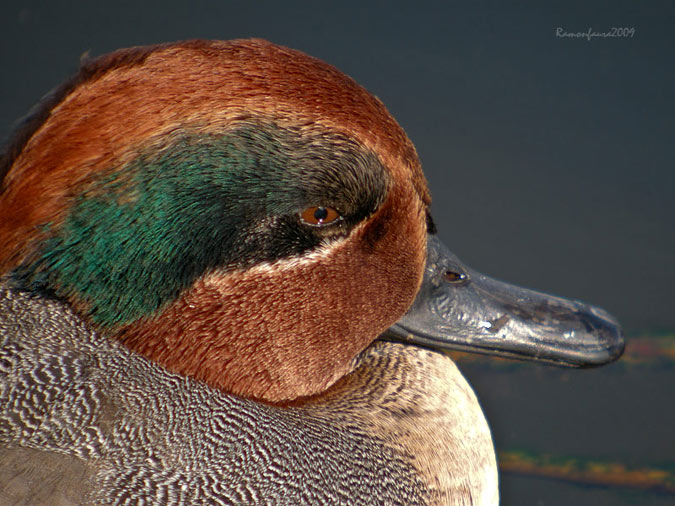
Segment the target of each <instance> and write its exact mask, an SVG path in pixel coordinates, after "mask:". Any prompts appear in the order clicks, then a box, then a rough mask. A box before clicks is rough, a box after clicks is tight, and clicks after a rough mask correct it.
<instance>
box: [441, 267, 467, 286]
mask: <svg viewBox="0 0 675 506" xmlns="http://www.w3.org/2000/svg"><path fill="white" fill-rule="evenodd" d="M443 279H445V280H446V281H447V282H448V283H453V284H456V285H460V284H463V283H466V282H467V281H468V280H469V276H467V275H466V274H464V273H463V272H459V271H453V270H447V271H445V273H443Z"/></svg>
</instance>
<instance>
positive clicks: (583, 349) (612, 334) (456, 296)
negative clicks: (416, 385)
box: [382, 236, 624, 366]
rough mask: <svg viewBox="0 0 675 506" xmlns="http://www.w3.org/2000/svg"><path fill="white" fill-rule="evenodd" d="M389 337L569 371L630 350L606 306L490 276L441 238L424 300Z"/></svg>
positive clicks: (430, 245) (430, 253)
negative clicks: (470, 264)
mask: <svg viewBox="0 0 675 506" xmlns="http://www.w3.org/2000/svg"><path fill="white" fill-rule="evenodd" d="M382 338H384V339H389V340H395V341H403V342H409V343H414V344H418V345H422V346H427V347H429V348H434V349H439V350H450V349H454V350H462V351H470V352H476V353H485V354H489V355H500V356H506V357H512V358H520V359H525V360H537V361H543V362H550V363H555V364H559V365H569V366H595V365H601V364H606V363H608V362H612V361H613V360H616V359H617V358H619V357H620V356H621V354H622V353H623V348H624V339H623V334H622V332H621V328H620V327H619V323H618V322H617V321H616V320H615V319H614V318H613V317H612V316H611V315H610V314H609V313H607V312H606V311H604V310H603V309H600V308H597V307H593V306H589V305H588V304H584V303H583V302H579V301H575V300H569V299H563V298H561V297H555V296H553V295H547V294H545V293H541V292H536V291H534V290H527V289H525V288H519V287H517V286H514V285H510V284H508V283H504V282H502V281H497V280H495V279H492V278H489V277H487V276H484V275H482V274H480V273H478V272H476V271H474V270H471V269H469V268H468V267H466V266H465V265H464V264H463V263H462V262H460V261H459V259H458V258H457V257H456V256H455V255H453V254H452V253H451V252H450V251H448V249H447V248H446V247H445V245H444V244H443V243H442V242H441V241H440V240H439V239H438V238H437V237H436V236H429V237H428V242H427V265H426V270H425V272H424V280H423V281H422V286H421V288H420V291H419V293H418V294H417V298H416V299H415V301H414V302H413V305H412V307H411V308H410V309H409V310H408V312H407V313H406V314H405V315H404V316H403V318H401V320H399V321H398V322H397V323H396V324H395V325H393V326H392V327H391V328H390V329H389V330H388V331H387V332H385V333H384V334H383V336H382Z"/></svg>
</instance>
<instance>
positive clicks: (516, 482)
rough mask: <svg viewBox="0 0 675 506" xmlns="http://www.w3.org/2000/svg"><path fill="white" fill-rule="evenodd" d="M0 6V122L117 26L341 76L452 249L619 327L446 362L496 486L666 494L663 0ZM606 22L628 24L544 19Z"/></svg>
mask: <svg viewBox="0 0 675 506" xmlns="http://www.w3.org/2000/svg"><path fill="white" fill-rule="evenodd" d="M0 13H1V16H0V27H1V30H0V63H1V64H2V66H1V68H2V73H1V76H0V92H1V93H0V102H1V103H0V136H2V137H3V138H4V137H5V136H6V135H8V134H9V132H10V131H11V129H12V125H13V123H14V122H15V121H16V120H17V119H18V118H19V117H20V116H22V115H24V114H25V113H26V112H27V111H28V110H29V108H30V107H31V106H32V105H33V104H34V103H35V102H36V101H37V100H38V99H39V98H40V97H41V96H42V95H43V94H45V93H46V92H47V91H49V90H50V89H51V88H52V87H54V86H56V85H57V84H58V83H59V82H60V81H62V80H63V79H65V78H66V77H67V76H68V75H70V74H72V73H74V72H75V71H76V70H77V67H78V62H79V59H80V57H81V56H82V55H83V54H85V53H89V54H91V55H99V54H102V53H105V52H108V51H111V50H114V49H117V48H119V47H125V46H132V45H141V44H151V43H157V42H164V41H173V40H179V39H187V38H215V39H231V38H240V37H263V38H266V39H269V40H271V41H273V42H276V43H279V44H283V45H287V46H290V47H293V48H296V49H300V50H303V51H305V52H307V53H309V54H311V55H313V56H317V57H319V58H321V59H323V60H325V61H327V62H329V63H331V64H333V65H335V66H337V67H338V68H340V69H341V70H342V71H344V72H346V73H347V74H349V75H351V76H352V77H354V78H355V79H356V80H357V81H358V82H359V83H361V84H362V85H364V86H365V87H366V88H368V89H369V90H370V91H371V92H373V93H374V94H376V95H377V96H379V97H380V98H381V99H382V100H383V101H384V103H385V104H386V105H387V106H388V108H389V110H390V111H391V112H392V114H393V115H394V116H395V117H396V118H397V120H398V121H399V122H400V123H401V125H402V126H403V127H404V128H405V129H406V131H407V132H408V134H409V136H410V138H411V139H412V140H413V142H414V143H415V145H416V146H417V149H418V151H419V154H420V157H421V159H422V163H423V165H424V168H425V172H426V174H427V177H428V179H429V183H430V187H431V190H432V194H433V197H434V204H433V207H432V209H433V213H434V216H435V220H436V223H437V225H438V228H439V231H440V234H441V237H442V238H443V239H444V241H445V242H446V243H447V244H448V245H449V246H450V247H451V248H452V249H453V250H454V252H455V253H457V254H458V255H459V256H460V258H462V259H463V260H465V261H466V262H467V263H469V264H470V265H471V266H472V267H474V268H477V269H479V270H482V271H483V272H485V273H486V274H490V275H492V276H495V277H499V278H502V279H506V280H508V281H511V282H515V283H519V284H522V285H525V286H528V287H531V288H537V289H540V290H544V291H548V292H553V293H557V294H560V295H563V296H566V297H572V298H578V299H582V300H585V301H587V302H590V303H593V304H596V305H600V306H602V307H604V308H606V309H607V310H609V311H610V312H612V313H613V314H614V315H616V316H617V317H618V318H619V320H620V321H621V322H622V323H623V325H624V327H625V329H626V334H627V337H628V343H629V347H628V354H627V358H626V360H623V361H621V362H619V363H617V364H614V365H611V366H609V367H605V368H602V369H597V370H584V371H571V370H563V369H556V368H549V367H541V366H533V365H512V364H510V363H509V364H507V363H502V362H498V363H494V362H486V361H482V360H478V361H469V360H467V361H463V362H462V367H463V369H464V370H465V372H466V374H467V376H468V377H469V379H470V381H471V382H472V383H473V384H474V386H475V388H476V390H477V392H478V395H479V397H480V398H481V400H482V403H483V405H484V408H485V411H486V413H487V416H488V419H489V420H490V422H491V425H492V427H493V430H494V436H495V441H496V444H497V446H498V448H499V449H500V452H501V453H500V455H501V456H502V462H503V465H504V469H505V473H504V474H503V475H502V477H501V482H502V502H503V504H505V505H521V504H537V505H569V504H574V505H586V504H588V505H591V504H592V505H598V504H600V505H602V504H607V505H609V504H612V505H614V504H640V505H642V504H646V505H651V504H673V503H674V502H675V495H672V494H673V491H674V490H675V482H674V479H673V476H674V474H673V473H674V469H675V435H674V433H675V431H674V430H673V427H675V402H673V394H672V389H673V387H674V386H675V367H674V365H673V364H674V360H675V351H674V349H675V345H674V344H673V341H674V338H673V335H675V332H674V331H675V311H674V310H673V309H674V305H675V268H674V267H673V266H674V264H675V231H674V221H675V198H673V194H674V193H675V163H674V162H675V147H674V146H675V142H674V140H675V59H674V57H673V53H674V51H675V34H674V28H675V7H674V4H673V3H671V2H649V3H648V4H643V3H638V2H559V3H557V6H542V5H539V4H538V3H535V2H532V5H530V6H527V7H526V6H524V5H523V4H521V3H519V4H518V5H510V6H506V5H501V4H500V5H491V4H488V3H483V2H477V3H472V4H471V5H470V6H465V5H455V6H451V5H444V6H443V7H437V6H433V5H431V4H418V5H417V6H415V7H413V6H411V5H410V6H399V5H396V4H395V3H393V2H370V3H367V4H366V3H363V2H353V1H343V2H340V3H337V2H333V3H319V2H314V3H312V2H297V1H286V2H272V1H255V2H244V1H218V2H216V1H208V2H207V1H193V2H178V1H173V0H164V1H162V2H156V1H148V2H136V1H134V2H127V1H117V2H114V3H113V2H107V3H100V4H98V5H96V4H95V3H94V2H90V1H87V2H85V1H73V2H69V3H68V7H67V8H63V7H60V6H58V5H57V2H36V1H23V2H20V3H15V4H10V3H9V2H8V3H4V4H3V6H2V7H0ZM613 27H617V28H628V29H634V30H631V33H633V35H632V36H628V37H612V38H600V37H595V38H592V39H591V40H587V39H586V38H582V37H579V38H572V37H559V36H557V35H556V33H561V32H562V33H564V32H566V33H576V32H588V30H589V29H592V31H594V32H608V31H610V30H611V29H612V28H613ZM0 219H1V218H0ZM632 343H635V344H632ZM514 459H515V460H514ZM518 459H520V460H518ZM528 459H529V460H528ZM514 462H515V463H514ZM528 462H530V463H532V462H534V465H531V466H530V467H528V465H527V463H528ZM546 466H548V467H549V468H551V469H552V471H551V472H550V473H543V474H546V475H547V476H544V477H542V476H539V477H535V476H532V474H533V469H535V470H536V469H539V470H541V469H544V468H547V467H546ZM556 466H557V467H556ZM570 466H572V468H573V471H574V469H576V471H575V472H572V473H570V472H566V471H565V469H567V470H568V471H569V468H570ZM575 466H576V467H575ZM603 466H604V467H603ZM528 469H529V471H528ZM594 470H595V471H597V472H595V471H594ZM603 470H604V471H603ZM652 471H653V473H657V474H658V473H661V474H658V476H660V478H658V479H656V481H655V482H654V480H652V481H651V482H647V483H646V484H645V483H644V480H643V481H642V482H641V481H640V479H639V476H640V473H642V474H643V475H649V473H650V472H652ZM594 472H595V474H594ZM603 473H604V474H603ZM622 473H623V474H622ZM631 473H633V474H631ZM635 473H637V474H635ZM653 473H652V475H653V476H657V475H655V474H653ZM663 473H665V474H663ZM534 474H542V473H541V472H538V471H537V472H534ZM596 475H597V476H596ZM591 476H596V477H597V479H595V478H594V479H591V478H590V477H591ZM603 476H604V478H603ZM624 476H625V477H628V478H626V479H623V478H622V477H624ZM631 476H632V477H633V478H632V479H631V478H630V477H631ZM636 476H637V478H636ZM631 480H632V481H631ZM617 482H618V483H617ZM641 483H642V484H641ZM664 483H665V485H664ZM619 485H630V486H619ZM668 490H670V491H671V492H668Z"/></svg>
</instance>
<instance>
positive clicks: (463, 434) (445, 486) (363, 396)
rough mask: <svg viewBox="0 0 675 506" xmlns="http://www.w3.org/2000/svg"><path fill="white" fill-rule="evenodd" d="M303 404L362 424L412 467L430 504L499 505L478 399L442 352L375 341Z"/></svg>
mask: <svg viewBox="0 0 675 506" xmlns="http://www.w3.org/2000/svg"><path fill="white" fill-rule="evenodd" d="M302 409H305V410H308V411H310V412H314V414H317V415H319V416H327V417H331V419H332V420H336V421H337V423H338V425H339V424H353V423H355V422H356V423H358V424H359V425H360V426H361V427H365V428H366V429H367V430H368V431H371V432H372V434H373V436H374V437H377V438H382V439H383V440H384V441H385V443H384V444H386V445H387V446H389V447H391V448H392V449H394V451H396V452H397V453H399V454H401V455H403V456H404V458H405V459H406V460H407V461H408V462H409V463H410V465H411V466H412V467H413V468H414V470H415V474H416V475H417V476H419V477H420V478H421V479H422V481H423V482H424V483H425V485H426V487H427V489H428V490H429V491H430V496H431V499H432V500H431V504H439V505H440V504H474V505H475V504H497V502H498V489H497V481H498V480H497V463H496V458H495V451H494V447H493V444H492V436H491V434H490V429H489V427H488V425H487V421H486V420H485V416H484V415H483V411H482V409H481V407H480V405H479V403H478V400H477V399H476V396H475V394H474V392H473V390H472V389H471V387H470V386H469V384H468V383H467V381H466V380H465V379H464V377H463V376H462V374H461V373H460V372H459V370H458V369H457V366H456V365H455V364H454V362H452V360H450V358H448V357H447V356H445V355H441V354H439V353H436V352H432V351H430V350H426V349H423V348H419V347H416V346H409V345H403V344H398V343H389V342H376V343H375V344H373V345H372V346H371V347H369V348H368V349H367V350H366V351H364V352H363V353H362V354H361V355H360V356H359V357H358V358H357V360H356V361H355V363H354V369H353V371H352V372H351V374H349V375H347V376H345V377H344V378H342V379H341V380H340V381H338V382H337V383H336V384H335V385H334V386H333V387H331V388H330V389H329V390H328V391H327V392H326V393H324V394H323V395H321V396H317V397H315V398H312V399H310V400H309V401H308V402H306V403H305V404H303V406H302Z"/></svg>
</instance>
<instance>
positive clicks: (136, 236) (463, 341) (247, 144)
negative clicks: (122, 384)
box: [0, 40, 622, 402]
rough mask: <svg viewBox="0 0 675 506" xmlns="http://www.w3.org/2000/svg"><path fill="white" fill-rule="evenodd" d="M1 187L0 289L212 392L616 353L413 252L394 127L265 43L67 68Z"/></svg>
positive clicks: (8, 160) (601, 320)
mask: <svg viewBox="0 0 675 506" xmlns="http://www.w3.org/2000/svg"><path fill="white" fill-rule="evenodd" d="M3 173H4V179H3V184H2V190H1V191H2V193H1V194H0V215H2V216H3V219H2V222H1V223H0V238H1V241H2V243H3V244H4V247H3V249H2V251H0V272H2V273H5V275H6V276H7V277H8V278H9V279H11V282H12V283H14V284H15V285H17V286H19V287H21V288H23V289H27V290H31V291H34V292H42V293H46V294H49V295H50V296H54V297H58V298H60V299H63V300H66V301H68V302H69V303H70V304H71V305H72V307H73V308H74V309H75V310H76V311H77V312H78V313H79V314H80V315H81V316H82V317H83V318H85V319H86V320H87V321H88V322H89V323H90V324H91V325H92V326H93V327H94V328H96V329H97V330H98V331H99V332H100V333H101V334H103V335H106V336H109V337H112V338H115V339H118V340H120V341H122V342H123V343H125V344H126V345H127V346H129V347H130V348H131V349H133V350H135V351H137V352H139V353H141V354H143V355H145V356H146V357H148V358H150V359H151V360H153V361H155V362H157V363H159V364H161V365H163V366H165V367H166V368H168V369H170V370H173V371H175V372H178V373H181V374H185V375H188V376H192V377H195V378H197V379H200V380H203V381H205V382H207V383H208V384H210V385H212V386H214V387H217V388H220V389H222V390H225V391H228V392H231V393H235V394H239V395H243V396H246V397H250V398H254V399H259V400H265V401H269V402H279V401H287V400H291V399H297V398H300V397H304V396H310V395H313V394H317V393H319V392H322V391H324V390H325V389H326V388H328V387H329V386H330V385H331V384H332V383H334V382H335V381H336V380H337V379H338V378H340V377H342V376H344V375H345V374H347V373H348V372H349V371H350V368H351V367H352V362H353V359H354V358H355V357H356V356H357V355H358V354H359V353H360V352H361V351H362V350H364V349H365V348H366V347H367V346H368V345H369V344H370V343H371V342H373V341H374V340H375V339H377V338H378V336H384V337H386V338H388V339H398V340H403V341H406V342H415V343H416V344H421V345H423V346H430V347H433V348H447V347H458V348H460V349H477V350H478V351H481V352H487V353H504V354H509V355H514V354H515V355H518V356H520V357H524V358H528V357H529V358H539V359H544V360H548V361H554V362H568V363H572V364H574V365H583V364H586V363H588V362H590V363H600V362H604V361H608V360H611V359H613V358H616V356H618V354H620V350H621V349H622V344H621V333H620V330H619V328H618V326H617V325H616V323H615V322H614V321H613V320H612V319H611V317H609V316H608V315H606V314H605V313H602V312H600V311H599V310H596V309H594V308H590V307H589V306H584V305H581V304H580V303H572V302H568V301H564V300H561V299H554V298H550V297H548V296H545V295H543V294H535V293H534V292H522V291H521V292H519V291H517V290H516V289H515V288H512V287H509V286H507V285H504V284H497V282H494V281H491V280H487V278H484V277H481V276H480V275H478V274H477V273H474V272H472V271H469V270H468V269H467V268H465V267H464V266H463V265H462V264H460V263H459V261H458V260H456V259H455V258H454V257H452V256H451V255H450V254H449V253H446V252H445V251H444V250H443V249H442V247H441V246H440V245H439V243H438V242H437V240H436V239H433V240H432V241H431V242H430V243H429V244H430V246H429V248H428V252H427V247H426V245H427V237H428V236H430V235H429V234H430V233H431V234H433V233H434V230H433V223H432V221H431V218H430V215H429V205H430V197H429V192H428V189H427V186H426V182H425V179H424V176H423V174H422V170H421V166H420V162H419V160H418V157H417V154H416V152H415V149H414V147H413V145H412V144H411V142H410V141H409V139H408V138H407V136H406V135H405V133H404V132H403V130H402V129H401V127H400V126H399V125H398V124H397V123H396V122H395V120H394V119H393V118H392V117H391V116H390V115H389V114H388V112H387V110H386V109H385V107H384V106H383V105H382V103H381V102H380V101H379V100H378V99H376V98H375V97H373V96H372V95H370V94H369V93H368V92H367V91H365V90H364V89H363V88H361V87H360V86H359V85H357V84H356V83H355V82H354V81H353V80H351V79H350V78H348V77H346V76H345V75H343V74H342V73H340V72H339V71H337V70H336V69H335V68H333V67H331V66H329V65H327V64H325V63H323V62H321V61H319V60H316V59H314V58H311V57H309V56H307V55H305V54H303V53H300V52H297V51H293V50H289V49H286V48H282V47H279V46H276V45H273V44H270V43H267V42H265V41H261V40H246V41H232V42H206V41H190V42H183V43H176V44H167V45H161V46H152V47H144V48H133V49H127V50H121V51H118V52H115V53H112V54H110V55H107V56H104V57H102V58H99V59H97V60H94V61H91V62H89V63H86V64H85V65H84V66H83V68H82V70H81V72H80V73H79V74H78V75H77V76H76V77H75V78H74V79H73V80H71V81H69V82H68V83H66V84H64V85H63V86H62V87H61V88H59V89H57V90H56V91H54V92H53V93H52V94H51V95H49V96H48V97H47V98H46V99H45V100H44V101H43V103H42V105H41V106H40V107H38V108H37V109H36V111H35V112H34V113H33V114H32V116H30V117H29V118H28V119H27V120H26V122H25V124H24V126H23V127H22V128H21V129H20V130H19V131H18V133H17V135H16V136H15V138H14V139H13V140H12V141H11V143H10V145H9V149H8V151H7V154H6V157H5V159H4V161H3V162H2V165H1V166H0V175H2V174H3ZM455 276H456V278H455ZM423 280H424V286H422V282H423ZM421 286H422V289H420V287H421ZM416 296H417V300H415V299H416ZM413 302H414V304H413ZM411 306H412V309H410V308H411ZM409 309H410V312H408V314H407V315H406V316H405V317H403V315H404V314H405V313H406V312H407V311H408V310H409ZM402 317H403V319H401V318H402ZM397 322H398V323H397ZM587 352H591V353H590V354H589V353H587ZM589 356H591V359H590V360H589V359H588V357H589Z"/></svg>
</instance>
